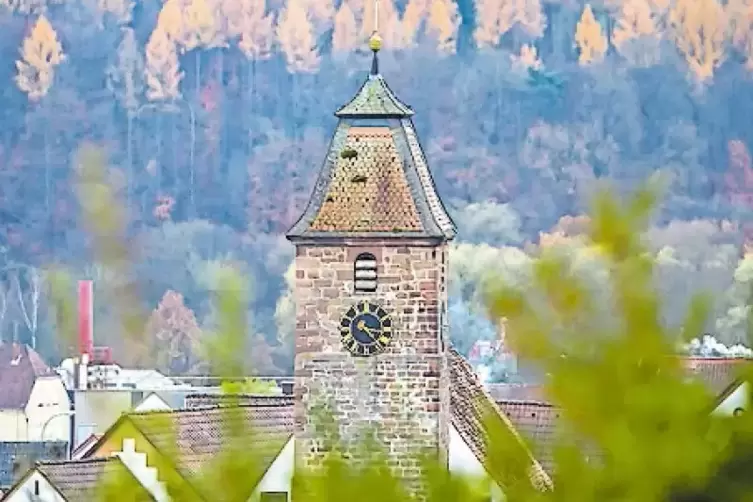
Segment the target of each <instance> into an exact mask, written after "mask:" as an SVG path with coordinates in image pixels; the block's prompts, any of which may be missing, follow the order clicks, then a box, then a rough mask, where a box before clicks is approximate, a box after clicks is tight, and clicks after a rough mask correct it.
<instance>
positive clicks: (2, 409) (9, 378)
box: [0, 343, 71, 442]
mask: <svg viewBox="0 0 753 502" xmlns="http://www.w3.org/2000/svg"><path fill="white" fill-rule="evenodd" d="M70 409H71V404H70V401H69V399H68V394H67V392H66V389H65V386H64V384H63V381H62V380H61V378H60V376H59V375H58V374H56V373H55V372H54V371H53V370H52V369H50V368H49V367H48V366H47V364H45V362H44V361H43V360H42V357H41V356H40V355H39V354H38V353H37V352H36V351H34V350H33V349H32V348H31V347H28V346H27V345H22V344H18V343H0V441H65V442H68V441H69V440H70V431H71V425H70V421H71V420H70V414H71V412H70Z"/></svg>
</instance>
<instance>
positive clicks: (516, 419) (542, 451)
mask: <svg viewBox="0 0 753 502" xmlns="http://www.w3.org/2000/svg"><path fill="white" fill-rule="evenodd" d="M497 405H498V406H499V407H500V409H501V410H502V412H503V413H504V414H505V415H506V416H507V418H509V419H510V422H512V424H513V425H514V426H515V430H517V431H518V432H519V433H520V435H521V436H523V438H524V439H525V440H526V441H527V442H528V444H529V445H530V447H531V449H532V451H533V454H534V456H535V457H536V459H537V460H538V461H539V462H540V463H541V465H542V467H543V468H544V469H545V470H546V472H548V473H550V474H552V473H553V472H554V470H553V467H554V463H553V458H552V450H553V446H554V441H555V438H554V434H555V430H556V428H557V424H558V420H559V410H557V409H556V408H554V407H553V406H551V405H549V404H546V403H542V402H537V401H518V400H512V399H504V400H497Z"/></svg>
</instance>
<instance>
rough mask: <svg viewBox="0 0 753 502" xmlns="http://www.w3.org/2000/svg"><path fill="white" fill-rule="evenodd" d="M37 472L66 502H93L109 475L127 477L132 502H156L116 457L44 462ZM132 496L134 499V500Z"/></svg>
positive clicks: (40, 464)
mask: <svg viewBox="0 0 753 502" xmlns="http://www.w3.org/2000/svg"><path fill="white" fill-rule="evenodd" d="M37 470H38V471H39V472H40V473H41V474H42V475H43V476H44V477H45V478H47V480H48V481H49V482H50V484H52V485H53V486H54V487H55V488H56V489H57V490H58V491H59V492H60V494H61V495H62V496H63V497H65V500H66V501H67V502H91V501H94V500H97V496H98V492H99V490H101V489H102V487H103V483H105V482H107V480H108V479H112V478H110V476H117V475H124V476H127V479H129V480H130V481H131V482H130V483H128V486H129V488H130V487H133V489H135V491H134V492H131V493H129V501H130V502H147V501H152V500H154V497H152V496H151V495H150V494H149V492H148V491H146V490H145V489H144V488H142V487H141V485H140V484H139V483H138V481H137V480H136V478H135V477H134V476H133V474H131V471H129V470H128V468H127V467H126V466H125V465H124V464H123V462H121V460H120V459H119V458H117V457H108V458H92V459H87V460H77V461H63V462H42V463H39V464H37ZM130 495H133V496H134V498H131V497H130Z"/></svg>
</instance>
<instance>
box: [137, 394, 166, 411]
mask: <svg viewBox="0 0 753 502" xmlns="http://www.w3.org/2000/svg"><path fill="white" fill-rule="evenodd" d="M171 409H172V408H171V407H170V405H169V404H167V403H166V402H165V400H164V399H162V398H161V397H160V396H158V395H157V394H156V393H154V392H152V393H151V394H149V395H148V396H146V397H145V398H144V399H143V400H142V401H141V402H140V403H139V404H138V405H137V406H136V407H135V408H134V410H133V411H135V412H137V413H140V412H145V411H170V410H171Z"/></svg>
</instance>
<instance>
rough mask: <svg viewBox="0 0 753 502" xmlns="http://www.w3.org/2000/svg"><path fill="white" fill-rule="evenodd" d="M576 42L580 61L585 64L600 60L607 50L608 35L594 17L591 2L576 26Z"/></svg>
mask: <svg viewBox="0 0 753 502" xmlns="http://www.w3.org/2000/svg"><path fill="white" fill-rule="evenodd" d="M575 43H576V45H577V46H578V50H579V51H580V54H579V55H578V62H579V63H580V64H583V65H585V64H591V63H594V62H597V61H600V60H601V59H602V58H603V57H604V53H605V52H606V51H607V37H606V36H604V32H603V31H602V30H601V25H600V24H599V22H598V21H597V20H596V18H595V17H594V13H593V11H592V10H591V5H590V4H586V7H585V8H584V9H583V14H582V15H581V17H580V21H578V25H577V26H576V28H575Z"/></svg>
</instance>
